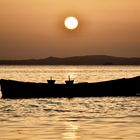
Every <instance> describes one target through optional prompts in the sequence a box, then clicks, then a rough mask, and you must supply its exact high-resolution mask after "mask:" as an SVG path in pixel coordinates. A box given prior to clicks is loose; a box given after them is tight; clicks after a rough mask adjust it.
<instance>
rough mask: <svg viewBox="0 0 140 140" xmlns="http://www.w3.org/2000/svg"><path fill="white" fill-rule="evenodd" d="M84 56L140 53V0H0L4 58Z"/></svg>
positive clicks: (0, 55) (0, 39)
mask: <svg viewBox="0 0 140 140" xmlns="http://www.w3.org/2000/svg"><path fill="white" fill-rule="evenodd" d="M69 16H74V17H76V18H77V19H78V21H79V26H78V28H77V29H76V30H73V31H70V30H68V29H66V28H65V26H64V20H65V18H66V17H69ZM80 55H113V56H123V57H140V0H69V1H68V0H0V59H32V58H37V59H38V58H46V57H49V56H55V57H69V56H80Z"/></svg>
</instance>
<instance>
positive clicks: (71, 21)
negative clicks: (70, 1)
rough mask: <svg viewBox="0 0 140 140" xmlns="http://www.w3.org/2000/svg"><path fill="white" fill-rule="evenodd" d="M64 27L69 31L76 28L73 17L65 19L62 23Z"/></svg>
mask: <svg viewBox="0 0 140 140" xmlns="http://www.w3.org/2000/svg"><path fill="white" fill-rule="evenodd" d="M64 25H65V27H66V28H67V29H69V30H74V29H76V28H77V27H78V20H77V18H75V17H67V18H66V19H65V21H64Z"/></svg>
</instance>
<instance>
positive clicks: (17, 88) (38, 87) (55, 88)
mask: <svg viewBox="0 0 140 140" xmlns="http://www.w3.org/2000/svg"><path fill="white" fill-rule="evenodd" d="M0 85H1V92H2V98H4V99H7V98H9V99H22V98H24V99H26V98H27V99H28V98H63V97H64V98H74V97H105V96H108V97H109V96H113V97H117V96H125V97H128V96H140V76H137V77H132V78H121V79H115V80H109V81H102V82H96V83H87V82H84V83H74V80H70V78H69V80H67V81H65V84H55V80H52V79H50V80H48V82H47V83H35V82H22V81H15V80H6V79H1V80H0Z"/></svg>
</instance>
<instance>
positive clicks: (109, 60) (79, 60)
mask: <svg viewBox="0 0 140 140" xmlns="http://www.w3.org/2000/svg"><path fill="white" fill-rule="evenodd" d="M0 65H140V58H136V57H131V58H128V57H114V56H107V55H87V56H74V57H64V58H59V57H48V58H45V59H28V60H0Z"/></svg>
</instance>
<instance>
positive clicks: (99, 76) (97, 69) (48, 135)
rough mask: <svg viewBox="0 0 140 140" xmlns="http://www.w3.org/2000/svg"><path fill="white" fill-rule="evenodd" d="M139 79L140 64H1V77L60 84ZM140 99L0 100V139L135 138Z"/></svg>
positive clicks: (139, 133) (137, 136)
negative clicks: (50, 79)
mask: <svg viewBox="0 0 140 140" xmlns="http://www.w3.org/2000/svg"><path fill="white" fill-rule="evenodd" d="M68 75H70V76H71V78H72V79H74V80H75V82H97V81H105V80H110V79H117V78H122V77H133V76H138V75H140V66H137V67H135V66H113V67H112V66H0V79H1V78H4V79H14V80H22V81H35V82H46V80H47V79H49V78H50V76H53V78H54V79H56V80H57V83H64V80H66V79H67V77H68ZM139 129H140V98H139V97H132V98H122V97H121V98H119V97H118V98H111V97H110V98H109V97H103V98H74V99H65V98H62V99H47V98H45V99H24V100H9V99H8V100H4V99H0V140H43V139H44V140H50V139H54V140H58V139H60V140H86V139H88V140H114V139H115V140H116V139H123V140H139V139H140V130H139Z"/></svg>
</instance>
